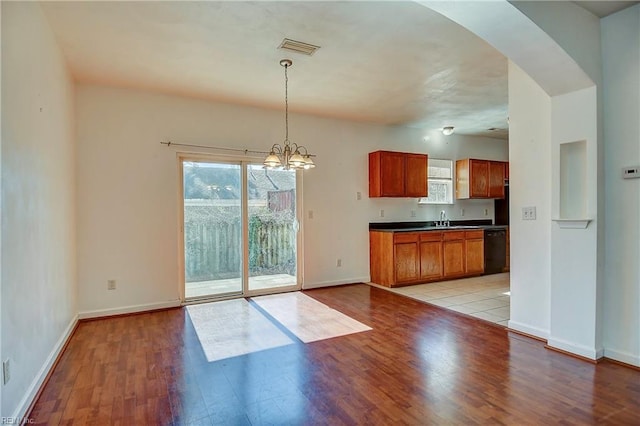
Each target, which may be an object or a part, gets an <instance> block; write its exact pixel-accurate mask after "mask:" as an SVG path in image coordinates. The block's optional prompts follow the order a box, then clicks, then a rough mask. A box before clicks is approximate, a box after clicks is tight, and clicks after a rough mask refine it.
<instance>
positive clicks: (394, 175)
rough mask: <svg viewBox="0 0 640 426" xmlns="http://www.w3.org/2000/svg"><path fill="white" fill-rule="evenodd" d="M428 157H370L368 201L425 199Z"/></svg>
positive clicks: (395, 154)
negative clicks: (380, 198) (370, 199)
mask: <svg viewBox="0 0 640 426" xmlns="http://www.w3.org/2000/svg"><path fill="white" fill-rule="evenodd" d="M427 158H428V157H427V155H426V154H411V153H406V152H393V151H375V152H371V153H369V197H412V198H418V197H426V196H427Z"/></svg>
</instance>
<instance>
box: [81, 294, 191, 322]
mask: <svg viewBox="0 0 640 426" xmlns="http://www.w3.org/2000/svg"><path fill="white" fill-rule="evenodd" d="M180 305H181V302H180V300H177V299H176V300H169V301H167V302H157V303H147V304H144V305H131V306H122V307H120V308H112V309H99V310H95V311H85V312H80V313H79V314H78V318H79V319H89V318H100V317H109V316H113V315H123V314H134V313H137V312H145V311H154V310H157V309H167V308H176V307H178V306H180Z"/></svg>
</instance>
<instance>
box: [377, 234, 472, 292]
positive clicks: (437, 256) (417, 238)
mask: <svg viewBox="0 0 640 426" xmlns="http://www.w3.org/2000/svg"><path fill="white" fill-rule="evenodd" d="M369 236H370V266H371V281H372V282H374V283H376V284H381V285H385V286H388V287H395V286H399V285H408V284H417V283H421V282H429V281H438V280H442V279H450V278H460V277H465V276H472V275H479V274H481V273H483V272H484V239H483V231H482V230H474V231H440V230H437V231H424V232H388V231H370V232H369Z"/></svg>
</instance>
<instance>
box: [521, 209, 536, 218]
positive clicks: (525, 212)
mask: <svg viewBox="0 0 640 426" xmlns="http://www.w3.org/2000/svg"><path fill="white" fill-rule="evenodd" d="M522 220H536V208H535V207H523V208H522Z"/></svg>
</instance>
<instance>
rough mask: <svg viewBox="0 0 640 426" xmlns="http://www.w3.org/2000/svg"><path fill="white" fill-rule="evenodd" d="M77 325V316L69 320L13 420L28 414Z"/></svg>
mask: <svg viewBox="0 0 640 426" xmlns="http://www.w3.org/2000/svg"><path fill="white" fill-rule="evenodd" d="M77 323H78V316H77V315H76V316H74V317H73V318H72V319H71V322H70V323H69V325H68V326H67V328H66V329H65V330H64V332H63V333H62V335H61V336H60V338H59V339H58V341H57V342H56V344H55V346H54V347H53V349H52V350H51V352H50V353H49V356H48V357H47V359H46V360H45V362H44V364H42V367H41V368H40V371H38V374H37V375H36V377H35V378H34V379H33V381H32V382H31V385H29V387H28V388H27V392H26V393H25V394H24V396H23V397H22V399H21V400H20V403H19V404H18V407H17V408H16V411H15V412H14V413H13V418H14V419H23V418H25V417H26V415H27V414H28V413H27V410H28V409H29V406H30V405H31V403H32V402H33V400H34V398H35V397H36V395H37V394H38V391H39V390H40V387H41V386H42V384H43V383H44V380H45V379H46V378H47V375H48V374H49V371H51V368H53V364H54V363H55V362H56V359H58V356H59V355H60V352H61V351H62V348H64V346H65V345H66V344H67V341H68V340H69V338H71V333H72V332H73V330H74V329H75V328H76V324H77Z"/></svg>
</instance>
